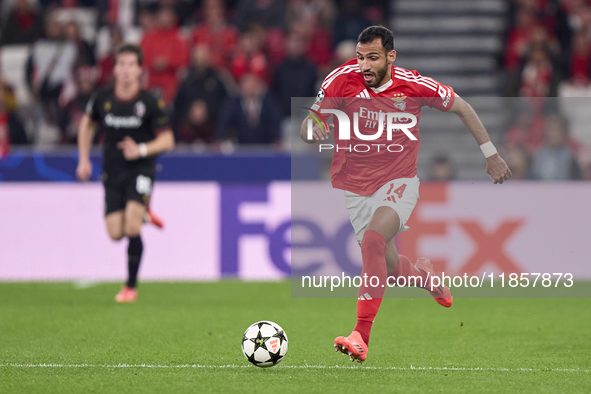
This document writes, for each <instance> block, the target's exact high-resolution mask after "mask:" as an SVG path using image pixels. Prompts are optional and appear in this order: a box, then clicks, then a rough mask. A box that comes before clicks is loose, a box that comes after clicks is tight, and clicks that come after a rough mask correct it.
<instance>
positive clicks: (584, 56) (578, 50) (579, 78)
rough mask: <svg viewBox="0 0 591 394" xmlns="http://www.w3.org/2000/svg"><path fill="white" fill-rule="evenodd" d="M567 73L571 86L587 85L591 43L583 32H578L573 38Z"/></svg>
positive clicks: (590, 74) (590, 62) (590, 61)
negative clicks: (568, 72)
mask: <svg viewBox="0 0 591 394" xmlns="http://www.w3.org/2000/svg"><path fill="white" fill-rule="evenodd" d="M569 71H570V74H569V75H570V82H571V83H572V84H573V85H576V86H587V85H589V79H590V78H591V42H590V41H589V37H588V36H587V35H586V34H585V33H583V32H579V33H577V34H575V36H574V37H573V43H572V47H571V56H570V67H569Z"/></svg>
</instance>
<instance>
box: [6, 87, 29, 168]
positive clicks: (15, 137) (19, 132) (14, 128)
mask: <svg viewBox="0 0 591 394" xmlns="http://www.w3.org/2000/svg"><path fill="white" fill-rule="evenodd" d="M27 142H28V141H27V134H26V133H25V128H24V127H23V124H22V122H21V121H20V119H19V118H18V116H17V115H16V113H14V112H13V111H11V110H10V109H9V106H8V104H7V103H6V100H5V96H4V94H0V159H2V158H4V157H6V155H8V153H9V152H10V147H11V146H12V145H24V144H27Z"/></svg>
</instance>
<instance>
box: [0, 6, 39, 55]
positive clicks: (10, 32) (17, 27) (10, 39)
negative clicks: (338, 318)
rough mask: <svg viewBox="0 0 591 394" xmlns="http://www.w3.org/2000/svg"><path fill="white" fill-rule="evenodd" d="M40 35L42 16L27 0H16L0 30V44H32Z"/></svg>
mask: <svg viewBox="0 0 591 394" xmlns="http://www.w3.org/2000/svg"><path fill="white" fill-rule="evenodd" d="M42 36H43V17H42V16H41V15H40V14H39V13H38V12H37V11H36V10H35V9H34V8H33V7H31V5H30V4H29V1H28V0H16V3H15V4H14V9H13V10H12V11H11V12H10V13H9V14H8V17H7V18H6V22H5V24H4V27H3V28H2V31H1V32H0V45H18V44H32V43H33V42H34V41H35V40H37V39H39V38H41V37H42Z"/></svg>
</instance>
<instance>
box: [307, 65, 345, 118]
mask: <svg viewBox="0 0 591 394" xmlns="http://www.w3.org/2000/svg"><path fill="white" fill-rule="evenodd" d="M347 71H348V68H347V67H338V68H336V69H335V70H334V71H333V72H331V73H330V74H328V76H327V77H326V78H325V79H324V81H323V82H322V86H321V87H320V90H319V91H318V93H317V94H316V99H315V100H314V105H312V109H313V110H314V111H318V110H320V109H321V108H336V107H338V106H339V104H340V102H341V99H342V98H343V97H344V96H343V91H344V87H345V85H346V84H347V78H348V72H347Z"/></svg>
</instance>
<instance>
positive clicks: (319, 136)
mask: <svg viewBox="0 0 591 394" xmlns="http://www.w3.org/2000/svg"><path fill="white" fill-rule="evenodd" d="M308 119H310V120H311V121H312V124H313V125H314V127H313V128H312V139H308ZM333 130H334V124H332V123H331V124H330V125H328V130H325V128H324V127H320V126H318V124H317V123H316V122H314V119H312V117H311V116H310V115H308V116H306V119H304V121H303V122H302V126H301V127H300V138H301V139H302V140H303V141H304V142H305V143H307V144H313V143H315V142H316V141H324V140H326V139H327V138H328V136H329V135H330V133H332V131H333Z"/></svg>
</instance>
